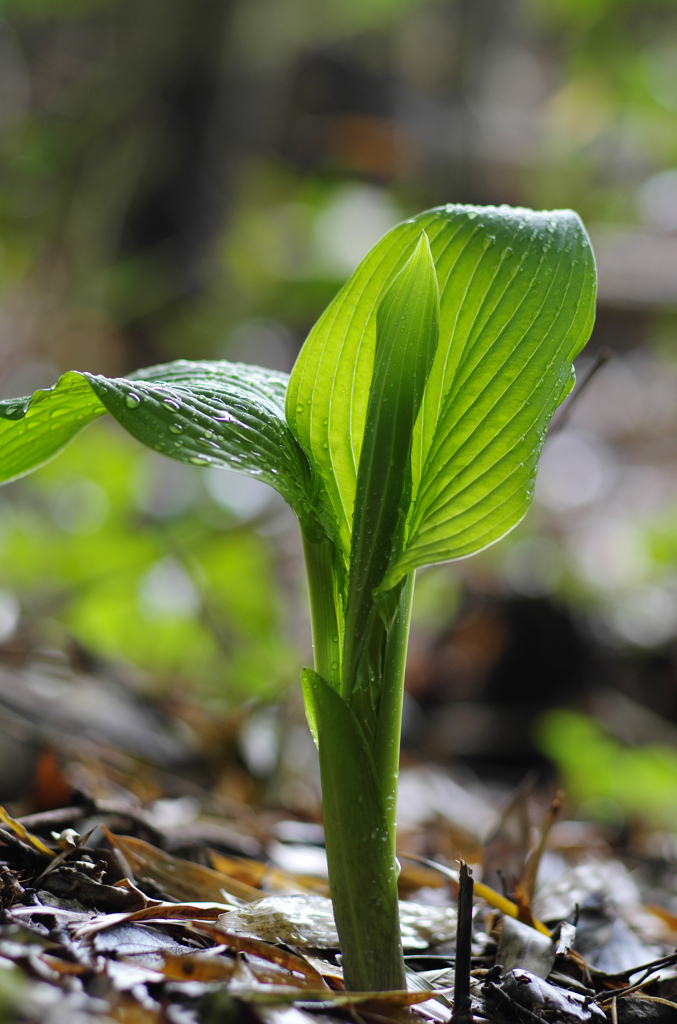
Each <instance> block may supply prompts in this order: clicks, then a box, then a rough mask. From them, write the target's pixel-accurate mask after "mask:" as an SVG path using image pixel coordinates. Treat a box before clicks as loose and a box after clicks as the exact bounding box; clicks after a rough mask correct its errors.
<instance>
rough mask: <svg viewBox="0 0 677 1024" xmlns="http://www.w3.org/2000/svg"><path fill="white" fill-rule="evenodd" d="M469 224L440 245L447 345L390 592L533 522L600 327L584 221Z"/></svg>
mask: <svg viewBox="0 0 677 1024" xmlns="http://www.w3.org/2000/svg"><path fill="white" fill-rule="evenodd" d="M462 220H463V224H462V229H461V230H459V231H458V232H457V233H456V235H455V236H454V237H453V238H452V239H450V240H449V242H447V243H445V244H444V247H442V246H441V245H440V238H439V235H438V237H437V238H436V240H435V241H436V243H437V244H436V245H435V244H434V249H433V252H434V253H435V255H436V264H437V272H438V277H439V279H440V282H441V283H442V282H444V284H443V285H442V288H443V298H442V306H443V312H442V327H441V334H442V337H443V338H444V339H445V342H446V343H443V342H442V341H441V343H440V346H439V349H438V353H437V357H436V359H435V363H434V365H433V369H432V370H431V373H430V376H429V378H428V384H427V386H426V393H425V396H424V400H423V408H422V412H421V417H420V419H419V422H418V424H417V429H416V432H415V435H416V436H415V438H414V447H413V458H412V477H413V481H414V491H413V497H412V506H411V513H410V523H409V527H408V540H407V544H406V547H405V550H404V552H403V554H402V555H401V556H400V557H399V558H398V559H397V561H396V562H395V563H394V564H393V566H392V567H391V570H390V572H389V573H388V576H387V578H386V579H385V581H384V583H383V585H382V586H383V588H384V589H386V588H387V587H389V586H392V585H394V584H395V583H396V582H397V581H398V580H399V579H401V578H402V577H403V576H404V575H406V573H408V572H410V571H411V570H412V569H415V568H417V567H418V566H420V565H429V564H431V563H433V562H440V561H447V560H449V559H452V558H460V557H463V556H465V555H470V554H473V553H474V552H477V551H479V550H481V549H482V548H484V547H487V546H488V545H489V544H492V543H494V542H495V541H497V540H499V539H500V538H501V537H503V536H504V535H505V534H506V533H507V532H508V531H509V530H511V529H512V528H513V527H515V526H516V525H517V523H519V521H520V520H521V519H522V518H523V516H524V515H525V513H526V511H527V509H528V507H529V504H530V503H531V499H532V497H533V488H534V480H535V476H536V469H537V465H538V458H539V455H540V452H541V448H542V445H543V440H544V437H545V431H546V428H547V426H548V423H549V422H550V419H551V417H552V415H553V413H554V412H555V409H556V408H557V406H558V405H559V404H560V402H561V401H562V400H563V399H564V398H565V396H566V395H567V394H568V393H569V391H570V390H571V388H572V387H573V384H574V379H575V377H574V370H573V365H572V360H573V358H574V356H576V355H577V354H578V352H580V350H581V349H582V347H583V345H584V344H585V343H586V341H587V340H588V338H589V336H590V332H591V330H592V325H593V322H594V312H595V291H596V276H595V263H594V257H593V254H592V249H591V247H590V243H589V241H588V238H587V235H586V233H585V229H584V227H583V225H582V223H581V221H580V220H579V218H578V217H577V216H576V214H574V213H572V212H571V211H566V210H564V211H556V212H553V213H536V212H533V211H528V210H512V209H510V208H507V207H500V208H498V209H489V210H485V211H481V212H480V213H478V215H477V217H472V216H471V213H470V212H468V213H466V214H465V216H464V217H463V218H462ZM440 234H441V235H443V234H444V232H440Z"/></svg>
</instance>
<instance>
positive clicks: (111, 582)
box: [0, 421, 299, 706]
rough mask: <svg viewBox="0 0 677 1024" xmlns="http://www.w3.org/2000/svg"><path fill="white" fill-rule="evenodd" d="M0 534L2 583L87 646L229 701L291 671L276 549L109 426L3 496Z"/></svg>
mask: <svg viewBox="0 0 677 1024" xmlns="http://www.w3.org/2000/svg"><path fill="white" fill-rule="evenodd" d="M224 475H225V474H224ZM271 493H272V492H271ZM0 539H1V544H2V551H1V570H0V582H1V584H2V586H3V587H4V588H5V589H6V590H10V591H11V592H13V593H15V594H16V595H17V596H18V597H19V600H20V602H21V604H22V606H23V608H24V610H25V612H26V613H27V614H28V615H29V617H30V618H32V619H33V620H36V619H37V620H40V619H43V618H45V617H53V618H55V619H57V620H58V621H60V622H61V623H62V625H63V626H64V627H65V628H66V629H67V630H68V631H69V632H71V633H72V635H73V636H74V637H75V638H76V639H77V640H78V641H79V642H80V643H81V644H82V645H83V647H84V648H85V649H87V650H89V651H90V652H94V653H96V654H98V655H99V656H104V657H106V656H108V657H114V658H117V659H123V660H127V661H130V662H132V663H134V664H136V665H137V666H139V667H140V668H142V669H145V670H147V671H148V672H150V673H153V674H155V675H157V676H159V677H161V678H164V679H166V680H167V679H172V678H173V679H177V678H180V679H184V680H187V681H189V682H190V683H192V684H194V685H195V686H196V688H197V689H198V691H199V690H201V692H202V694H203V696H204V697H208V698H210V699H212V700H215V701H216V702H217V703H220V704H221V705H222V706H227V705H229V704H232V703H233V702H236V701H238V700H242V699H244V698H246V697H248V696H251V695H253V694H258V695H263V694H265V695H267V696H270V695H271V694H274V693H276V692H278V690H279V688H280V686H282V685H284V684H286V683H287V682H288V681H289V679H290V678H293V677H295V674H296V666H297V663H298V657H299V654H298V652H297V651H296V650H295V649H294V647H293V645H291V644H290V643H289V641H288V640H286V639H285V636H284V630H283V626H284V616H283V614H282V595H281V593H280V591H279V588H278V586H277V585H276V582H275V571H274V564H273V553H272V549H271V546H270V543H269V542H268V541H266V540H265V539H264V538H262V537H261V536H260V535H259V534H258V533H257V532H256V530H255V529H254V528H253V526H251V525H249V524H248V523H247V522H246V521H242V520H239V521H238V518H237V516H236V515H235V514H234V513H233V512H230V511H228V509H227V508H225V507H223V505H219V504H217V502H215V501H214V499H213V498H211V497H210V495H209V493H208V491H207V490H206V488H205V486H204V478H203V476H202V474H201V472H200V470H197V471H192V469H191V468H189V467H184V466H179V465H175V464H174V463H170V462H168V461H166V460H162V459H160V457H156V456H154V454H153V453H151V452H147V451H145V450H144V449H142V448H141V447H140V446H139V445H137V444H136V443H135V442H134V441H132V440H131V438H128V437H127V436H126V435H125V434H124V433H123V432H122V431H120V430H119V429H117V428H114V427H113V425H112V424H111V423H110V422H108V421H104V422H103V423H101V424H97V425H96V426H95V427H93V428H92V429H90V430H89V431H86V432H85V433H84V434H82V435H81V436H80V437H79V438H78V439H77V440H76V441H75V442H74V443H73V444H72V445H71V447H70V448H68V449H67V450H66V451H65V452H64V453H63V454H62V455H61V456H60V457H59V459H57V460H56V461H55V462H53V463H50V464H49V465H47V466H45V467H44V468H43V469H42V470H39V471H38V472H36V473H35V474H34V475H32V476H31V477H28V478H26V479H25V480H22V481H19V482H17V483H15V484H12V485H10V486H9V487H8V488H7V490H6V494H5V500H4V501H3V504H2V508H1V510H0Z"/></svg>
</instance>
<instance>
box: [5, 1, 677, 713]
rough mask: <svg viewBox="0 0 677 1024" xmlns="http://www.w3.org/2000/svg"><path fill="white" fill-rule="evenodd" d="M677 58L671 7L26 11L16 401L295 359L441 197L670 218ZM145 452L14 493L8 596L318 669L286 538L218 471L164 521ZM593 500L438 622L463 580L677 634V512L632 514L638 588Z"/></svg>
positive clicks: (434, 597)
mask: <svg viewBox="0 0 677 1024" xmlns="http://www.w3.org/2000/svg"><path fill="white" fill-rule="evenodd" d="M676 69H677V5H675V4H674V2H673V0H523V2H522V3H514V4H513V3H511V4H508V3H504V2H503V0H489V2H487V3H481V4H479V3H476V2H475V0H455V2H451V0H326V2H323V3H322V4H318V3H317V0H0V396H2V397H10V396H13V395H18V394H26V393H28V392H29V391H32V390H33V389H34V388H35V387H39V386H49V385H50V384H51V383H53V381H54V380H55V379H56V377H57V376H58V373H59V372H61V371H65V370H67V369H70V368H75V367H76V368H79V369H86V370H91V371H94V372H101V373H108V374H111V375H116V374H124V373H126V372H127V371H128V370H131V369H135V368H138V367H139V366H143V365H148V364H151V363H155V362H161V361H165V360H168V359H172V358H181V357H184V358H200V357H206V358H214V357H217V358H220V357H225V358H233V359H245V360H249V361H252V362H258V363H263V364H265V365H273V366H275V367H277V368H280V369H285V370H288V369H289V368H290V367H291V365H292V363H293V360H294V358H295V355H296V352H297V351H298V348H299V346H300V344H301V342H302V340H303V338H304V336H305V334H306V333H307V331H308V329H309V328H310V327H311V326H312V324H313V322H314V321H315V319H316V318H317V316H318V315H319V314H320V313H321V312H322V310H323V309H324V308H325V306H326V305H327V303H328V302H329V301H330V299H331V298H332V296H333V295H334V294H335V292H336V290H337V289H338V287H339V286H340V284H341V282H342V281H343V280H344V279H345V277H346V276H347V275H348V273H349V272H350V270H351V269H352V268H353V267H354V266H355V265H356V263H357V262H358V260H359V259H360V257H361V255H362V254H363V253H364V252H366V250H367V249H368V248H369V247H370V245H371V244H373V243H374V242H375V241H376V240H377V238H378V237H380V235H381V234H383V233H384V232H385V230H387V228H388V227H389V226H391V224H393V223H395V222H396V221H397V220H399V219H402V218H403V217H406V216H407V215H409V214H411V213H413V212H416V211H418V210H420V209H423V208H425V207H428V206H432V205H435V204H437V203H443V202H448V201H456V202H465V201H468V202H478V203H500V202H510V203H515V204H520V203H521V204H523V205H526V206H533V207H547V208H553V207H567V206H570V207H573V208H575V209H577V210H578V212H579V213H580V214H581V215H582V216H583V218H584V220H585V221H586V223H588V224H589V225H591V226H592V227H594V226H595V225H596V224H599V223H600V222H602V223H603V222H606V223H607V224H620V225H630V226H633V225H634V226H637V227H642V228H643V227H644V226H645V225H643V222H642V216H643V214H642V211H641V195H642V189H643V188H644V186H645V185H646V183H647V181H651V180H652V178H653V177H654V176H655V175H657V174H659V173H660V172H666V171H670V170H671V169H673V168H675V167H676V166H677V133H676V132H675V115H676V113H677V70H676ZM662 323H663V327H662V328H661V331H662V334H661V338H662V340H661V343H660V351H661V358H666V357H669V355H670V353H671V352H672V353H674V351H675V347H676V346H675V337H676V332H675V320H674V316H673V318H672V320H671V321H670V320H669V318H668V319H666V318H665V315H664V317H663V321H662ZM649 333H650V332H649ZM600 379H601V375H600ZM622 401H623V400H622V399H621V403H620V404H622ZM586 429H587V430H589V431H592V432H594V431H595V430H596V429H597V427H596V426H595V424H592V426H590V424H588V425H587V426H586ZM614 443H615V442H614ZM546 453H547V447H546ZM147 458H148V456H147V454H146V453H143V452H142V451H141V450H140V449H138V448H136V447H135V446H134V445H133V444H132V442H130V441H129V440H128V439H126V438H124V437H122V436H121V435H120V434H119V433H115V432H112V431H111V429H110V426H109V425H106V424H101V426H100V427H97V428H96V429H92V430H90V431H88V432H86V433H85V434H84V435H83V436H82V437H81V438H80V440H79V441H78V443H77V445H75V446H73V447H72V448H71V449H69V450H68V451H67V452H66V453H64V454H63V455H62V456H60V457H59V459H58V460H56V462H55V463H54V464H53V465H52V466H49V467H45V469H44V470H43V471H42V472H41V473H40V474H39V475H36V476H35V478H34V479H33V478H32V479H30V480H26V481H24V482H22V483H20V484H17V485H13V486H12V488H10V489H7V490H5V491H4V492H3V493H2V495H0V540H1V541H2V545H3V546H2V549H1V550H0V586H2V587H4V588H6V589H7V590H8V592H10V593H16V594H18V595H19V597H20V599H21V603H22V606H23V608H24V610H25V612H26V613H27V614H29V615H30V616H32V617H34V618H35V617H36V616H38V617H41V618H43V619H45V620H52V621H58V622H60V623H61V624H62V626H63V627H64V628H67V629H69V630H72V632H73V633H74V635H76V636H77V637H78V638H79V639H81V641H82V642H83V643H84V644H86V645H87V646H89V647H91V648H92V649H93V650H94V651H96V652H100V653H101V654H104V655H106V656H114V657H123V658H127V659H129V660H132V661H136V662H138V663H139V664H140V665H142V666H143V667H146V668H147V669H148V670H149V671H151V672H159V673H161V674H163V675H165V676H167V675H172V674H178V675H180V676H181V677H182V678H190V679H195V680H196V681H197V682H199V684H200V685H201V686H202V687H203V688H205V689H206V690H208V691H209V692H211V693H217V692H218V690H219V687H220V685H221V682H220V681H221V680H226V684H225V686H226V691H227V693H228V694H230V695H231V696H232V698H233V699H236V697H237V696H239V695H244V694H246V693H248V692H250V689H253V690H255V691H257V692H261V688H263V689H265V688H266V687H268V686H273V687H275V686H278V685H279V684H280V683H284V682H285V681H286V680H288V679H295V678H296V665H297V664H298V661H299V660H300V656H299V654H298V651H297V644H296V641H295V639H293V638H292V639H290V637H293V634H294V629H295V620H294V624H293V625H292V627H291V628H290V623H289V619H290V617H291V618H292V619H293V616H289V615H288V614H287V613H286V611H285V608H286V607H288V605H289V590H288V589H287V588H288V586H289V584H288V581H287V580H286V579H285V581H284V582H282V581H281V575H280V573H279V571H278V569H279V566H278V564H277V562H276V556H275V554H274V550H275V543H274V541H273V542H271V541H270V540H269V539H268V538H265V537H262V536H261V533H260V532H257V530H256V529H254V528H252V527H251V525H250V524H249V523H248V522H247V521H246V517H245V520H244V521H243V520H242V519H241V518H240V519H238V517H237V516H236V515H235V514H234V513H228V512H227V511H226V510H225V509H224V508H223V507H221V506H219V505H218V503H217V502H215V501H214V499H213V497H211V496H210V493H209V489H208V487H207V483H206V480H207V479H208V477H206V476H205V477H202V476H201V475H200V473H201V471H199V470H196V471H195V472H194V473H193V474H190V473H189V474H188V475H183V476H176V477H172V479H173V480H174V483H173V484H171V486H170V485H169V484H167V487H168V490H167V494H168V495H169V497H168V498H167V502H168V505H169V506H171V509H170V510H168V511H167V513H166V514H164V515H162V514H159V513H158V512H157V508H156V506H155V505H154V504H153V499H152V496H151V497H148V494H149V492H150V491H151V490H152V487H151V484H152V480H153V479H157V481H159V482H158V485H157V486H158V490H159V491H161V490H162V487H163V486H164V484H163V483H162V481H163V480H165V477H164V476H163V472H164V471H163V470H161V469H160V468H159V466H160V462H159V461H158V460H156V461H154V462H153V463H152V465H151V463H149V462H148V461H147ZM176 481H179V482H178V483H177V482H176ZM637 486H638V488H639V489H641V486H642V485H641V484H639V485H637ZM177 493H178V494H184V495H185V496H186V501H185V502H184V503H183V504H182V503H181V502H180V501H178V498H177V497H176V496H177ZM144 495H145V497H144ZM188 499H190V500H188ZM172 503H174V504H172ZM602 511H603V513H604V515H606V516H609V515H610V513H609V508H608V507H605V508H604V509H603V510H602ZM588 513H590V515H589V516H588ZM267 514H268V513H265V514H264V516H263V518H264V519H265V516H266V515H267ZM593 514H597V515H601V514H602V513H601V512H600V510H599V508H598V507H597V506H594V507H593V506H592V505H581V506H580V508H578V507H577V508H575V509H573V510H568V511H567V510H564V511H562V510H560V511H557V510H555V511H554V512H553V510H552V508H549V507H547V508H543V507H542V506H540V505H538V504H537V505H536V506H535V507H534V509H533V510H532V512H531V513H530V515H529V518H528V520H527V521H526V522H525V523H524V524H523V526H521V527H520V528H519V529H518V530H517V531H515V533H514V534H513V535H512V537H511V538H510V539H509V540H508V541H507V542H506V543H505V544H503V545H501V546H500V547H499V548H497V549H492V550H491V551H488V552H487V553H486V554H485V555H482V556H480V558H478V559H477V560H475V561H474V562H473V563H472V564H471V563H465V564H462V565H460V566H459V565H457V566H454V567H452V568H443V569H440V570H435V571H434V572H432V573H426V574H422V576H421V579H420V581H419V584H418V588H417V603H416V611H415V615H416V619H417V623H418V629H419V631H420V633H421V634H425V635H426V636H430V635H432V634H433V632H434V631H435V630H436V629H443V628H444V627H445V626H446V625H448V623H450V622H451V621H452V620H453V618H454V616H455V615H456V613H457V610H458V607H459V602H460V596H459V594H460V583H459V579H460V578H461V577H464V578H465V579H466V580H467V581H470V585H471V586H472V585H474V584H477V585H478V586H479V588H480V589H481V588H482V587H486V588H487V589H489V590H491V589H492V588H493V589H494V590H495V591H501V592H503V593H505V592H506V591H507V592H508V593H518V594H527V595H529V596H535V597H538V596H543V595H555V596H556V597H557V598H559V599H561V600H562V601H564V602H566V603H568V604H569V605H570V606H572V607H573V608H575V609H577V610H578V611H582V612H584V613H586V614H590V615H591V616H593V617H594V616H600V615H601V616H602V618H603V617H604V616H605V615H606V616H607V620H608V622H611V623H612V625H613V623H614V622H616V623H617V624H618V623H619V622H620V623H621V624H622V623H626V624H627V623H630V624H631V625H634V624H636V623H637V622H639V621H641V619H642V609H647V608H648V609H649V611H650V612H651V614H652V615H653V619H654V622H655V621H657V617H658V618H660V615H661V614H663V616H664V619H663V621H664V628H663V632H662V633H661V631H660V629H659V631H658V633H656V632H655V631H654V633H653V634H651V631H650V630H649V633H647V634H646V636H647V637H648V638H649V639H648V640H647V641H646V642H647V643H649V644H650V643H659V642H660V643H663V642H665V639H666V637H668V636H669V635H671V634H670V632H669V631H670V629H672V626H671V625H670V623H671V622H672V619H671V618H670V616H671V615H672V614H673V611H674V608H672V606H673V605H674V606H675V607H677V603H676V602H677V597H675V595H676V594H677V589H676V588H675V583H674V571H673V569H672V566H673V565H674V562H675V554H676V553H677V539H676V534H675V529H674V521H675V520H674V514H673V509H672V507H671V506H670V504H669V503H667V504H666V505H665V506H664V507H663V508H662V509H659V510H651V511H650V512H649V513H647V514H646V515H643V516H642V517H636V518H634V519H633V518H632V517H631V516H630V515H629V514H628V515H625V513H622V514H621V513H619V512H618V510H616V512H615V513H613V514H614V515H616V516H617V517H618V516H620V519H621V520H622V522H621V525H620V527H619V528H618V529H617V530H616V534H614V536H615V537H616V540H617V541H618V545H620V546H621V547H622V544H626V547H625V549H624V550H625V552H626V555H627V552H628V551H629V550H630V548H632V551H631V555H632V557H630V555H627V557H626V556H625V555H624V556H623V557H621V556H619V557H618V558H616V554H615V551H616V549H615V548H614V547H613V544H611V541H609V545H608V546H609V555H608V558H609V561H610V562H612V563H613V562H614V559H616V562H615V564H616V565H617V566H618V565H621V564H622V565H625V564H626V563H627V572H626V576H625V577H624V578H623V579H622V580H621V582H620V583H619V582H618V579H619V577H618V575H617V576H616V577H613V574H609V575H608V576H607V577H605V578H602V576H600V573H599V572H598V574H597V576H595V575H594V573H592V570H591V569H590V566H589V565H588V563H587V562H586V561H585V559H586V558H587V557H588V553H589V552H588V548H589V547H590V545H591V544H592V541H590V542H589V543H588V542H587V541H586V544H587V545H588V547H586V548H585V551H583V554H582V553H581V551H582V549H581V544H580V536H579V534H580V533H581V531H582V530H583V527H586V523H587V522H588V521H589V520H590V519H592V518H593ZM586 516H588V519H585V517H586ZM624 516H625V518H623V517H624ZM565 520H566V523H565ZM584 520H585V522H584ZM579 527H580V529H579ZM586 528H587V527H586ZM614 529H616V527H614ZM623 531H625V532H623ZM610 532H613V530H611V531H610ZM621 534H622V535H623V536H621ZM623 538H625V539H623ZM612 539H613V538H612ZM614 543H615V541H614ZM619 550H620V547H619ZM584 556H585V557H584ZM623 558H625V561H623ZM633 559H634V561H633ZM630 562H632V565H630ZM597 569H599V566H597V567H596V570H595V571H597ZM298 571H299V569H298V566H297V572H298ZM633 574H634V575H633ZM602 575H603V574H602ZM163 588H164V590H165V591H171V590H172V588H173V589H175V590H176V591H177V593H178V594H179V597H180V595H181V594H183V598H182V600H183V604H181V600H179V598H177V603H176V604H175V606H174V608H173V609H172V607H171V602H169V601H166V602H165V604H164V605H162V602H159V603H158V601H157V600H156V599H157V595H158V593H160V592H162V590H163ZM301 588H302V584H301V583H299V584H298V589H299V591H301ZM143 595H145V597H144V596H143ZM153 595H155V598H154V597H153ZM196 595H197V596H196ZM154 600H155V604H153V601H154ZM293 600H294V601H296V600H297V595H296V591H294V596H293ZM144 601H145V604H144ZM623 602H625V603H623ZM652 602H653V603H652ZM666 602H667V604H666ZM670 602H672V604H670ZM668 605H669V606H670V607H668ZM638 607H639V612H638V611H637V609H638ZM661 608H663V612H661ZM143 609H145V610H143ZM651 609H654V610H653V611H651ZM666 609H667V611H666ZM671 609H672V610H671ZM675 614H677V613H675ZM614 616H616V618H615V619H614ZM614 628H615V627H614ZM621 634H622V630H621ZM652 637H653V639H651V638H652ZM631 642H634V641H631Z"/></svg>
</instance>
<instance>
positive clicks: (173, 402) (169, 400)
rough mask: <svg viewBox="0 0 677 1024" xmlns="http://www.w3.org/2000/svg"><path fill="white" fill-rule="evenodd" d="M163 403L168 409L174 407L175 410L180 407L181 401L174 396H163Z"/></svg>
mask: <svg viewBox="0 0 677 1024" xmlns="http://www.w3.org/2000/svg"><path fill="white" fill-rule="evenodd" d="M164 403H165V405H168V406H169V407H170V409H176V411H177V412H178V411H179V409H180V408H181V402H179V400H178V399H176V398H165V399H164Z"/></svg>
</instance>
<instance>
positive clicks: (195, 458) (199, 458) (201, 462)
mask: <svg viewBox="0 0 677 1024" xmlns="http://www.w3.org/2000/svg"><path fill="white" fill-rule="evenodd" d="M188 461H189V462H192V463H193V465H194V466H208V465H209V463H210V462H211V461H212V460H211V459H208V458H207V456H206V455H191V457H190V459H189V460H188Z"/></svg>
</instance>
